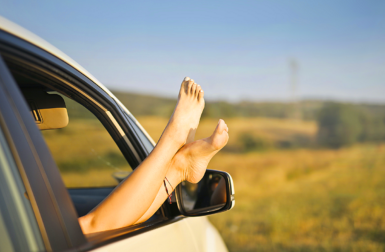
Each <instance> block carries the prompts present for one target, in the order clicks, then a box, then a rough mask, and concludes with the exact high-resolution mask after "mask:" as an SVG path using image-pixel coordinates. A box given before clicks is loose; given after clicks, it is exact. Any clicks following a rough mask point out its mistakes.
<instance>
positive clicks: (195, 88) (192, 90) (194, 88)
mask: <svg viewBox="0 0 385 252" xmlns="http://www.w3.org/2000/svg"><path fill="white" fill-rule="evenodd" d="M196 90H197V84H196V83H194V84H192V86H191V94H192V96H194V97H196V94H195V92H196Z"/></svg>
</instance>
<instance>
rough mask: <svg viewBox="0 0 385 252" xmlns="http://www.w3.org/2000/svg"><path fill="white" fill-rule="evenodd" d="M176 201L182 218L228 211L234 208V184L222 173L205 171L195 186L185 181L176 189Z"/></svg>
mask: <svg viewBox="0 0 385 252" xmlns="http://www.w3.org/2000/svg"><path fill="white" fill-rule="evenodd" d="M176 201H177V204H178V208H179V211H180V213H181V214H182V215H184V216H204V215H210V214H215V213H219V212H223V211H227V210H230V209H231V208H233V207H234V204H235V199H234V184H233V179H232V178H231V176H230V174H228V173H227V172H224V171H217V170H206V173H205V175H204V176H203V178H202V179H201V181H199V183H197V184H192V183H189V182H187V181H184V182H182V183H180V184H179V185H178V186H177V188H176Z"/></svg>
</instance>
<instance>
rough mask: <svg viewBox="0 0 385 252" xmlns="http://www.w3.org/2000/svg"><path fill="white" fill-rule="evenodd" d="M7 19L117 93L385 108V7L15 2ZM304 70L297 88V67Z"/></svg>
mask: <svg viewBox="0 0 385 252" xmlns="http://www.w3.org/2000/svg"><path fill="white" fill-rule="evenodd" d="M0 15H1V16H3V17H5V18H7V19H9V20H11V21H13V22H15V23H17V24H19V25H21V26H23V27H24V28H26V29H28V30H30V31H31V32H33V33H35V34H36V35H38V36H40V37H42V38H43V39H45V40H46V41H48V42H49V43H51V44H53V45H54V46H56V47H57V48H59V49H60V50H61V51H63V52H64V53H66V54H67V55H69V56H70V57H71V58H73V59H74V60H75V61H77V62H78V63H79V64H80V65H82V66H83V67H84V68H86V69H87V70H88V71H89V72H91V73H92V74H93V75H94V76H95V77H96V78H97V79H98V80H100V81H101V82H102V83H103V84H104V85H105V86H107V87H108V88H109V89H112V90H122V91H131V92H139V93H148V94H155V95H162V96H167V97H176V96H177V93H178V89H179V86H180V83H181V81H182V80H183V78H184V77H185V76H189V77H191V78H193V79H194V80H195V82H196V83H198V84H200V85H201V86H202V88H203V90H204V91H205V97H206V99H208V100H219V99H220V100H228V101H240V100H252V101H288V100H291V99H293V97H296V98H297V99H332V100H342V101H350V102H370V103H385V1H382V0H379V1H372V0H365V1H364V0H362V1H354V0H351V1H339V0H333V1H330V0H324V1H287V0H286V1H285V0H283V1H275V0H266V1H257V0H255V1H241V0H237V1H226V0H222V1H208V0H206V1H95V0H94V1H90V0H83V1H72V0H71V1H70V0H68V1H44V0H42V1H16V0H13V1H11V0H0ZM293 60H294V61H295V62H296V63H297V65H298V73H297V84H296V90H295V92H294V93H293V91H292V89H291V70H290V69H291V68H290V62H291V61H293Z"/></svg>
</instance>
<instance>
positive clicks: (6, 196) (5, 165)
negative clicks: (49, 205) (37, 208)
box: [0, 129, 45, 251]
mask: <svg viewBox="0 0 385 252" xmlns="http://www.w3.org/2000/svg"><path fill="white" fill-rule="evenodd" d="M25 195H27V194H26V190H25V187H24V185H23V182H22V180H21V178H20V174H19V173H18V171H17V168H16V164H15V163H14V161H13V158H12V155H11V153H10V151H9V148H8V145H7V143H6V141H5V139H4V136H3V134H2V132H1V129H0V240H1V242H0V244H1V250H2V251H3V249H4V251H43V250H45V249H44V245H43V240H42V237H41V235H40V230H39V228H38V225H37V221H36V219H35V216H34V213H33V210H32V206H31V204H30V202H29V200H28V199H27V196H25Z"/></svg>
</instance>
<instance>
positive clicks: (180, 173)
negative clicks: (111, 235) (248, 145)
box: [136, 120, 229, 223]
mask: <svg viewBox="0 0 385 252" xmlns="http://www.w3.org/2000/svg"><path fill="white" fill-rule="evenodd" d="M228 130H229V129H228V127H227V125H226V124H225V122H224V121H223V120H220V121H219V123H218V125H217V127H216V128H215V130H214V133H213V134H212V135H211V136H210V137H208V138H204V139H201V140H197V141H194V142H192V143H190V144H186V145H185V146H183V148H181V149H180V150H179V151H178V153H177V154H176V155H175V157H174V158H173V160H172V162H171V163H170V168H169V170H168V172H167V175H166V176H167V178H168V179H169V181H170V183H171V184H172V186H173V187H174V188H175V187H176V186H177V185H178V184H179V183H180V182H182V181H184V180H187V181H189V182H192V183H197V182H199V181H200V180H201V179H202V177H203V175H204V173H205V171H206V168H207V165H208V163H209V162H210V160H211V158H212V157H213V156H214V155H215V154H216V153H217V152H218V151H219V150H221V149H222V148H223V147H224V146H225V145H226V143H227V141H228V139H229V135H228ZM167 186H169V185H167ZM168 189H169V192H170V191H171V188H170V187H168ZM167 196H168V195H167V193H166V190H165V188H164V185H161V186H160V188H159V190H158V194H157V196H156V198H155V200H154V202H153V203H152V205H151V207H150V208H149V209H148V211H147V212H146V213H145V214H144V215H143V216H142V217H141V218H140V219H139V220H138V221H137V222H136V223H140V222H144V221H146V220H148V219H149V218H150V217H151V216H152V215H153V214H154V213H155V212H156V211H157V210H158V209H159V207H160V206H161V205H162V204H163V203H164V201H165V200H166V199H167Z"/></svg>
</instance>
